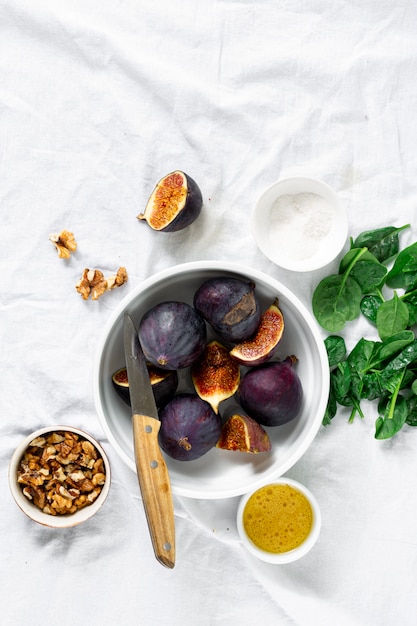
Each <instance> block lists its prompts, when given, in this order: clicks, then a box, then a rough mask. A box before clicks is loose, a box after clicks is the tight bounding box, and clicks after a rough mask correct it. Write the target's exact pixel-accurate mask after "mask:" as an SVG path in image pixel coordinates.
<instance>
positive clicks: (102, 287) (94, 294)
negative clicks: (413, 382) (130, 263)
mask: <svg viewBox="0 0 417 626" xmlns="http://www.w3.org/2000/svg"><path fill="white" fill-rule="evenodd" d="M127 279H128V276H127V271H126V268H125V267H119V269H118V270H117V273H116V274H115V275H114V276H109V277H108V278H105V277H104V274H103V272H101V271H100V270H92V269H89V268H85V270H84V271H83V274H82V276H81V278H80V280H79V281H78V283H77V284H76V285H75V288H76V290H77V291H78V293H79V294H81V296H82V297H83V299H84V300H88V298H89V296H90V294H91V299H92V300H98V299H99V298H100V297H101V296H102V295H103V294H104V293H106V291H110V290H111V289H114V288H115V287H121V285H124V283H126V282H127Z"/></svg>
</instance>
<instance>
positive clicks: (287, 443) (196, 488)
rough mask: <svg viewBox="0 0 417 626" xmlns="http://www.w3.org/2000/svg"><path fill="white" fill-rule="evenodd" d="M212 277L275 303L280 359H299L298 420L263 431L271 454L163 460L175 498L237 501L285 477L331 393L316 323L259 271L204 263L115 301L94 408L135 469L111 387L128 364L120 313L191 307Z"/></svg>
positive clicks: (127, 415) (122, 412) (127, 420)
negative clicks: (233, 281) (166, 305)
mask: <svg viewBox="0 0 417 626" xmlns="http://www.w3.org/2000/svg"><path fill="white" fill-rule="evenodd" d="M216 276H235V277H240V278H243V279H246V280H251V281H254V282H255V284H256V292H257V294H258V296H259V298H260V302H261V305H262V307H263V309H266V308H267V307H268V306H269V305H270V304H271V303H272V302H273V300H274V299H275V297H276V296H278V297H279V302H280V307H281V309H282V311H283V315H284V319H285V331H284V335H283V337H282V339H281V341H280V344H279V349H278V353H277V358H285V357H286V356H288V355H289V354H294V355H296V356H297V357H298V359H299V361H298V363H297V366H296V367H297V372H298V374H299V376H300V378H301V381H302V384H303V388H304V400H303V404H302V408H301V412H300V415H299V417H297V418H296V419H295V420H294V421H293V422H290V423H288V424H286V425H283V426H279V427H275V428H269V429H267V430H268V433H269V435H270V438H271V443H272V448H273V449H272V452H271V453H268V454H258V455H248V454H244V453H237V452H230V451H225V450H219V449H217V448H214V449H212V450H210V451H209V452H208V453H207V454H205V455H204V456H203V457H201V458H200V459H197V460H194V461H176V460H173V459H171V458H169V457H166V460H167V466H168V470H169V473H170V478H171V485H172V490H173V492H174V493H176V494H178V495H182V496H187V497H193V498H207V499H211V498H226V497H230V496H236V495H241V494H243V493H245V492H246V491H247V490H248V489H252V488H253V487H256V486H257V485H258V484H260V483H261V482H265V480H268V479H271V478H272V477H277V476H280V475H281V474H283V473H284V472H286V471H287V470H288V469H289V468H290V467H292V466H293V465H294V463H295V462H296V461H298V459H299V458H300V457H301V456H302V455H303V454H304V452H305V451H306V450H307V448H308V447H309V446H310V444H311V442H312V441H313V439H314V437H315V436H316V434H317V431H318V429H319V427H320V425H321V422H322V418H323V415H324V412H325V409H326V405H327V399H328V393H329V366H328V359H327V354H326V351H325V348H324V343H323V340H322V338H321V335H320V333H319V330H318V325H317V324H316V322H315V320H314V319H313V318H312V316H311V315H310V313H309V312H308V311H307V309H306V308H305V307H304V305H303V304H302V303H301V302H300V301H299V300H298V298H297V297H296V296H295V295H294V294H293V293H292V292H291V291H290V290H289V289H288V288H287V287H285V286H284V285H282V284H281V283H279V282H278V281H276V280H274V279H273V278H271V277H269V276H267V275H265V274H263V273H262V272H259V271H257V270H254V269H249V268H245V267H244V266H241V265H237V264H235V263H227V262H220V261H219V262H218V261H201V262H195V263H185V264H183V265H178V266H175V267H171V268H169V269H167V270H165V271H163V272H160V273H159V274H156V275H154V276H152V277H151V278H149V279H147V280H145V281H144V282H143V283H142V284H141V285H139V286H138V287H137V288H136V289H133V290H132V291H131V292H130V293H129V294H128V295H127V296H126V297H125V298H124V300H122V301H121V302H120V304H119V306H118V307H117V308H116V309H115V310H114V311H113V313H112V314H111V316H110V318H109V320H108V322H107V324H106V326H105V327H104V329H103V332H102V335H101V338H100V340H99V344H98V348H97V354H96V359H95V365H94V399H95V405H96V410H97V413H98V416H99V419H100V422H101V425H102V427H103V429H104V431H105V433H106V435H107V437H108V439H109V441H110V443H111V444H112V445H113V447H114V449H115V450H116V452H117V453H118V455H119V456H120V458H121V459H122V460H123V461H124V462H125V463H126V464H127V465H128V466H129V467H130V468H131V469H132V470H133V471H136V466H135V461H134V454H133V437H132V425H131V412H130V408H129V407H128V406H127V405H126V404H125V403H124V402H123V400H121V398H119V396H118V395H117V393H116V392H115V390H114V389H113V385H112V381H111V378H112V374H113V373H114V372H115V371H116V370H117V369H119V368H120V367H124V365H125V357H124V350H123V316H124V312H125V311H128V312H129V314H130V315H131V316H132V318H133V320H134V322H135V323H136V326H138V325H139V322H140V320H141V318H142V316H143V315H144V313H145V312H146V311H147V310H148V309H150V308H151V307H152V306H154V305H155V304H157V303H159V302H162V301H163V300H177V301H178V300H182V301H184V302H188V303H189V304H192V303H193V296H194V293H195V291H196V290H197V289H198V287H199V286H200V285H201V284H202V283H203V282H204V281H205V280H207V279H209V278H213V277H216ZM209 337H210V335H209ZM184 390H192V387H191V386H190V381H189V378H188V377H187V374H186V372H182V373H181V375H180V382H179V387H178V391H184ZM232 402H233V400H231V401H230V403H232ZM228 403H229V401H226V402H224V403H221V405H220V414H222V415H223V412H224V411H225V410H226V408H227V406H228ZM234 403H235V402H234Z"/></svg>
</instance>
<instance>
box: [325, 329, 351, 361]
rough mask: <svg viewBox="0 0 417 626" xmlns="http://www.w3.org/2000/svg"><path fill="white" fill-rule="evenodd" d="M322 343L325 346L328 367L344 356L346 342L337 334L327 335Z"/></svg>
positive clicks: (341, 359)
mask: <svg viewBox="0 0 417 626" xmlns="http://www.w3.org/2000/svg"><path fill="white" fill-rule="evenodd" d="M324 345H325V347H326V351H327V358H328V359H329V367H330V368H332V367H334V366H335V365H337V364H338V363H340V361H343V359H344V358H345V356H346V344H345V340H344V339H343V337H340V336H339V335H329V336H328V337H326V339H325V340H324Z"/></svg>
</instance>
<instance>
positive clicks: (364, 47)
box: [0, 0, 417, 626]
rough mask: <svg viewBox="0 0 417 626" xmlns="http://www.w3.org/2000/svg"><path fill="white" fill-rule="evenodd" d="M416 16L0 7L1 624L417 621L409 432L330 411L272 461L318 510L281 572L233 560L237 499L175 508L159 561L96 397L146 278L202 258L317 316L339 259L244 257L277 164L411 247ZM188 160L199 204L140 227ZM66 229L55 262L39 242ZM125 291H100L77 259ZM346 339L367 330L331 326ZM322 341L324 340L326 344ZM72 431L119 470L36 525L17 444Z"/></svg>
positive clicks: (401, 4) (378, 5) (42, 4)
mask: <svg viewBox="0 0 417 626" xmlns="http://www.w3.org/2000/svg"><path fill="white" fill-rule="evenodd" d="M416 26H417V5H416V3H415V2H412V1H411V0H395V1H394V0H383V1H382V0H361V1H358V0H351V1H350V2H346V1H343V0H333V1H332V2H329V1H328V0H315V1H314V2H312V1H310V0H284V1H282V2H278V1H276V0H210V1H204V0H182V1H181V2H169V1H168V0H165V1H164V0H152V1H145V0H70V1H68V2H54V1H51V0H49V1H48V0H39V1H38V2H31V1H30V0H1V2H0V33H1V36H0V72H1V73H0V76H1V80H0V211H1V232H2V245H1V252H0V254H1V268H2V288H1V295H0V302H1V310H0V311H1V315H0V323H1V335H0V367H1V414H2V417H1V423H0V434H1V446H0V463H1V474H0V489H1V502H2V505H1V515H0V525H1V526H0V529H1V530H0V541H1V560H0V590H1V597H2V602H1V622H2V624H3V625H4V626H11V625H13V626H21V625H22V626H23V625H24V624H43V625H44V626H49V625H52V624H55V623H59V624H61V625H62V626H70V625H72V624H74V623H79V622H81V621H82V622H86V623H87V622H88V623H92V624H103V625H112V624H115V623H118V624H123V625H124V626H130V625H132V626H133V625H140V626H153V625H155V624H169V625H170V626H180V625H182V626H185V625H186V626H188V625H189V626H192V625H194V624H197V623H198V624H200V625H201V626H220V625H221V626H223V625H226V624H227V625H229V624H239V625H241V626H250V625H252V624H254V623H263V624H276V625H278V624H279V625H281V624H282V625H286V626H287V625H294V626H310V625H312V624H320V625H321V626H334V625H335V624H337V625H338V626H391V625H394V624H401V625H402V626H406V625H408V624H410V625H411V624H414V623H415V615H416V612H417V594H416V585H417V532H416V520H417V489H416V478H415V477H416V475H417V454H416V450H417V429H415V430H413V429H412V428H409V427H404V429H403V430H402V431H401V432H400V433H399V434H398V435H397V436H396V437H395V438H393V439H392V440H388V441H386V442H378V441H375V440H374V437H373V433H374V422H375V418H376V409H375V406H374V405H371V404H370V405H369V407H368V406H366V416H365V418H364V419H363V420H360V419H359V418H357V419H356V420H355V421H354V422H353V424H348V423H347V413H346V414H345V413H343V412H341V414H339V415H338V416H337V417H335V419H334V420H333V423H332V425H331V426H329V427H327V428H324V427H322V428H321V429H320V430H319V432H318V434H317V437H316V438H315V440H314V442H313V444H312V445H311V447H310V448H309V450H308V451H307V453H306V454H305V455H304V456H303V457H302V458H301V459H300V460H299V461H298V462H297V463H296V465H295V466H294V467H293V468H292V469H291V470H290V471H289V472H288V475H289V476H291V477H293V478H295V479H298V480H300V481H301V482H303V483H304V484H305V485H306V486H307V487H308V488H310V489H311V491H312V492H313V493H314V494H315V496H316V497H317V500H318V501H319V503H320V506H321V510H322V516H323V525H322V531H321V535H320V538H319V540H318V543H317V544H316V546H315V547H314V549H313V550H312V551H311V552H310V553H309V554H308V555H307V556H306V557H304V558H303V559H301V560H300V561H298V562H296V563H293V564H288V565H286V566H282V567H277V566H273V565H268V564H262V563H260V562H258V561H257V560H255V559H254V558H252V557H251V556H249V555H248V554H246V552H245V551H244V550H243V548H242V546H241V544H240V542H239V540H238V536H237V532H236V524H235V514H236V508H237V503H238V498H232V499H228V500H220V501H204V500H191V499H186V498H179V497H175V513H176V532H177V563H176V567H175V568H174V570H166V569H165V568H163V567H161V566H160V565H159V564H158V563H157V561H156V560H155V558H154V555H153V551H152V547H151V545H150V540H149V535H148V530H147V526H146V521H145V518H144V512H143V507H142V502H141V499H140V495H139V490H138V485H137V479H136V476H135V475H134V473H133V472H132V471H131V470H130V469H129V468H127V467H126V466H125V465H124V463H123V462H122V461H121V460H120V459H119V457H118V456H117V454H116V453H115V452H114V450H113V449H112V447H111V446H110V444H109V442H108V441H106V438H105V436H104V434H103V431H102V429H101V426H100V423H99V421H98V418H97V415H96V411H95V407H94V402H93V393H92V384H93V381H92V370H93V360H94V357H95V350H96V346H97V342H98V338H99V336H100V334H101V332H102V329H103V326H104V325H105V323H106V322H107V320H108V318H109V316H110V314H111V312H112V310H114V308H115V307H116V306H117V305H118V303H119V302H120V300H121V299H122V298H123V297H124V296H125V295H126V294H127V293H129V291H130V290H131V289H134V288H135V287H137V286H138V285H139V284H140V283H141V281H143V280H144V279H145V278H147V277H149V276H151V275H153V274H154V273H155V272H158V271H160V270H163V269H165V268H167V267H170V266H173V265H175V264H178V263H183V262H186V261H195V260H204V259H216V260H218V259H220V260H221V259H224V260H225V261H226V260H227V261H229V260H233V261H237V262H239V263H243V264H245V265H250V266H253V267H255V268H257V269H260V270H263V271H264V272H266V273H268V274H270V275H271V276H273V277H275V278H277V279H279V280H281V281H282V282H283V283H285V284H286V285H287V286H288V287H289V288H291V289H292V290H293V291H294V292H295V294H296V295H297V296H298V297H299V298H300V299H301V300H302V301H303V302H304V304H305V305H306V306H307V307H308V308H309V309H310V310H311V296H312V293H313V290H314V287H315V285H316V284H317V283H318V281H319V280H320V279H321V278H322V277H323V276H324V275H325V274H327V273H331V272H333V271H334V270H335V269H337V261H335V262H334V263H333V264H332V265H331V266H330V267H328V268H325V269H324V270H320V271H315V272H310V273H306V274H302V275H297V274H294V273H291V272H285V271H283V270H280V269H279V268H278V267H276V266H275V265H274V264H272V263H271V262H269V261H268V260H267V259H266V258H265V257H264V256H263V255H262V254H261V252H260V251H259V250H258V249H257V247H256V245H255V243H254V241H253V239H252V235H251V230H250V215H251V211H252V208H253V206H254V204H255V202H256V200H257V198H258V196H259V195H260V194H261V193H262V192H263V190H264V189H265V188H266V187H267V186H269V185H270V184H272V183H273V182H275V181H276V180H278V179H280V178H284V177H287V176H290V175H294V174H305V175H309V176H316V177H318V178H321V179H322V180H324V181H325V182H327V183H328V184H330V185H331V186H332V187H333V188H334V189H335V190H336V191H337V193H338V194H339V196H340V199H341V201H342V202H343V204H344V205H345V207H346V209H347V211H348V216H349V228H350V235H351V236H356V235H357V234H359V233H360V232H362V231H363V230H366V229H371V228H376V227H380V226H385V225H388V224H394V225H396V226H401V225H403V224H407V223H410V224H411V228H410V229H408V230H407V231H405V232H404V233H403V234H402V235H401V242H402V244H403V245H406V244H408V243H412V242H413V241H415V240H417V220H416V206H417V184H416V171H417V151H416V145H417V116H416V110H417V81H416V74H417V38H416V34H415V33H416ZM175 169H182V170H184V171H185V172H187V173H188V174H189V175H190V176H192V177H193V178H194V179H195V180H196V181H197V182H198V184H199V186H200V187H201V190H202V193H203V196H204V208H203V212H202V214H201V216H200V218H199V219H198V220H197V221H196V222H195V223H194V224H193V225H191V226H190V227H188V228H187V229H185V230H183V231H181V232H179V233H172V234H165V233H156V232H154V231H152V230H151V229H150V228H149V227H148V226H147V225H146V224H145V223H141V222H139V221H138V220H137V219H136V215H137V214H138V213H139V212H140V211H141V210H143V208H144V205H145V203H146V200H147V198H148V196H149V194H150V192H151V191H152V189H153V187H154V185H155V184H156V182H157V181H158V180H159V178H160V177H161V176H163V175H164V174H166V173H168V172H170V171H172V170H175ZM64 228H66V229H69V230H71V231H73V232H74V234H75V237H76V240H77V242H78V250H77V251H76V253H75V254H73V255H72V257H71V258H70V259H69V260H62V259H59V258H58V256H57V254H56V251H55V248H54V246H53V244H52V243H51V242H50V241H49V240H48V237H49V235H50V234H51V233H57V232H60V231H61V230H62V229H64ZM121 265H123V266H125V267H126V269H127V271H128V274H129V281H128V283H127V284H126V285H124V286H123V287H121V288H120V289H116V290H114V291H112V292H110V293H108V294H106V295H105V296H104V297H103V298H101V299H100V300H98V301H97V302H92V301H91V300H89V301H84V300H83V299H82V298H81V296H80V295H79V294H78V293H77V292H76V290H75V284H76V282H77V281H78V279H79V278H80V276H81V273H82V271H83V269H84V268H85V267H94V268H95V267H97V268H99V269H101V270H102V271H103V272H104V273H105V274H106V275H108V274H111V273H113V272H114V271H115V270H116V269H117V268H118V267H119V266H121ZM344 334H345V337H346V341H347V344H348V347H352V346H353V344H354V343H355V342H356V341H357V339H359V337H361V336H362V335H363V336H367V337H369V338H372V337H373V336H374V331H373V329H372V328H370V326H369V324H367V323H366V322H364V321H363V320H358V321H357V322H354V323H351V324H350V325H349V327H348V328H347V329H346V331H345V333H344ZM323 337H325V333H323ZM50 424H51V425H53V424H68V425H72V426H76V427H81V428H83V429H85V430H87V431H88V432H90V433H91V434H92V435H93V436H95V437H97V438H98V439H99V440H100V441H101V442H102V444H103V446H104V447H105V449H106V452H107V453H108V455H109V457H110V461H111V465H112V472H113V480H112V486H111V490H110V495H109V498H108V500H107V502H106V504H105V506H104V507H103V508H102V509H101V511H100V512H99V513H98V514H97V515H96V516H95V517H94V518H93V519H91V520H90V521H88V522H86V523H85V524H83V525H81V526H79V527H77V528H74V529H68V530H51V529H47V528H44V527H41V526H38V525H37V524H35V523H33V522H31V521H30V520H28V519H27V518H26V517H25V516H24V515H23V514H22V513H21V511H20V510H19V509H18V507H17V506H16V505H15V503H14V502H13V500H12V497H11V495H10V493H9V488H8V482H7V470H8V463H9V460H10V457H11V455H12V452H13V450H14V449H15V447H16V446H17V445H18V443H19V442H20V441H21V439H23V438H24V437H25V436H26V435H27V434H28V433H30V432H32V431H33V430H35V429H37V428H40V427H42V426H44V425H50Z"/></svg>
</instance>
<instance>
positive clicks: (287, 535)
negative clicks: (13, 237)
mask: <svg viewBox="0 0 417 626" xmlns="http://www.w3.org/2000/svg"><path fill="white" fill-rule="evenodd" d="M320 526H321V515H320V509H319V506H318V503H317V501H316V499H315V498H314V496H313V494H312V493H311V492H310V491H309V490H308V489H307V488H306V487H304V485H301V484H300V483H298V482H297V481H295V480H292V479H290V478H279V479H277V480H276V481H274V482H272V483H268V484H267V485H263V486H262V487H259V488H258V489H256V490H255V491H251V492H250V493H247V494H246V495H245V496H243V498H242V499H241V501H240V503H239V507H238V513H237V528H238V532H239V536H240V538H241V540H242V542H243V544H244V545H245V547H246V548H247V549H248V550H249V552H251V553H252V554H253V555H255V556H257V557H258V558H259V559H261V560H263V561H267V562H269V563H277V564H280V563H290V562H291V561H295V560H297V559H299V558H301V557H302V556H304V555H305V554H307V552H309V550H311V548H312V547H313V546H314V544H315V543H316V541H317V538H318V536H319V533H320Z"/></svg>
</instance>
